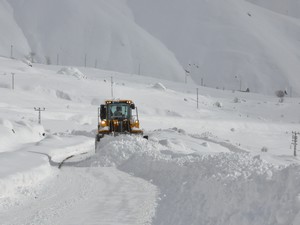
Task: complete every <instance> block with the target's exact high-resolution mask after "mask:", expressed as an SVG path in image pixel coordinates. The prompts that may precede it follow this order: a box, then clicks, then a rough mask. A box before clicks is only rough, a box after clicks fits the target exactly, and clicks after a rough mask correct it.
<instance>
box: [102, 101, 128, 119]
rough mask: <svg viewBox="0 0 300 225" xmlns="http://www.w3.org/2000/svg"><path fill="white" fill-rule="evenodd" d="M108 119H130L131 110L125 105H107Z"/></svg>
mask: <svg viewBox="0 0 300 225" xmlns="http://www.w3.org/2000/svg"><path fill="white" fill-rule="evenodd" d="M107 108H108V110H107V116H108V119H109V120H111V119H130V118H131V109H130V105H129V104H127V103H112V104H109V105H107Z"/></svg>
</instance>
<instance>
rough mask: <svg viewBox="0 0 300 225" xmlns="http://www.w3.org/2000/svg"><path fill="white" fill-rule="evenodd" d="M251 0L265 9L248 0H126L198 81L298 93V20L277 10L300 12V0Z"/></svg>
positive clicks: (255, 89) (145, 26) (149, 29)
mask: <svg viewBox="0 0 300 225" xmlns="http://www.w3.org/2000/svg"><path fill="white" fill-rule="evenodd" d="M251 2H255V3H257V4H259V5H263V6H264V8H262V7H260V6H259V5H255V4H252V3H250V1H246V0H229V1H224V0H213V1H207V0H190V1H181V0H164V1H158V0H157V1H152V0H128V4H129V5H130V8H131V9H132V10H133V12H134V15H135V18H136V21H137V23H138V24H140V25H141V26H142V27H144V28H145V29H147V30H148V31H149V32H150V33H151V34H153V35H154V36H156V37H157V38H159V39H160V40H161V41H162V42H163V43H164V44H165V45H166V46H167V47H168V48H169V49H171V50H172V51H173V52H174V53H175V55H176V57H177V58H178V60H179V61H180V62H181V64H182V65H183V66H184V67H185V68H186V69H187V70H190V71H191V75H192V77H193V79H194V80H195V81H196V82H197V83H198V84H201V79H203V82H204V84H205V85H207V86H209V87H219V88H223V87H224V88H226V89H235V90H238V89H240V85H241V89H242V90H246V88H249V89H250V91H254V92H260V93H268V94H274V92H275V91H276V90H278V89H286V90H287V92H290V91H292V94H294V95H295V94H299V93H300V79H299V75H298V73H299V70H300V63H299V55H300V47H299V37H300V20H299V19H298V18H295V17H287V16H284V15H282V14H281V13H276V12H274V11H277V10H276V9H279V7H281V6H283V5H284V6H285V7H282V8H284V9H285V10H288V11H289V13H291V15H300V9H299V1H297V0H292V1H280V0H279V1H273V0H270V1H255V0H253V1H251ZM266 8H269V9H272V10H274V11H271V10H268V9H266ZM280 10H281V9H280ZM153 12H155V16H154V14H153ZM284 14H287V13H284ZM188 63H190V64H192V66H191V68H189V66H188ZM194 64H195V65H196V66H195V65H194Z"/></svg>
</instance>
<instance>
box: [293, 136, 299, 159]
mask: <svg viewBox="0 0 300 225" xmlns="http://www.w3.org/2000/svg"><path fill="white" fill-rule="evenodd" d="M298 134H300V133H299V132H294V131H293V132H292V135H293V136H292V145H294V156H297V142H298V136H297V135H298Z"/></svg>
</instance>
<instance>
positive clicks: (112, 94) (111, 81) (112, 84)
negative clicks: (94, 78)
mask: <svg viewBox="0 0 300 225" xmlns="http://www.w3.org/2000/svg"><path fill="white" fill-rule="evenodd" d="M110 83H111V97H112V98H113V97H114V80H113V77H111V78H110Z"/></svg>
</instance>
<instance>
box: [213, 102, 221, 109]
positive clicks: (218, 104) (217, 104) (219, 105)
mask: <svg viewBox="0 0 300 225" xmlns="http://www.w3.org/2000/svg"><path fill="white" fill-rule="evenodd" d="M214 106H216V107H218V108H221V107H222V103H221V102H215V104H214Z"/></svg>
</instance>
